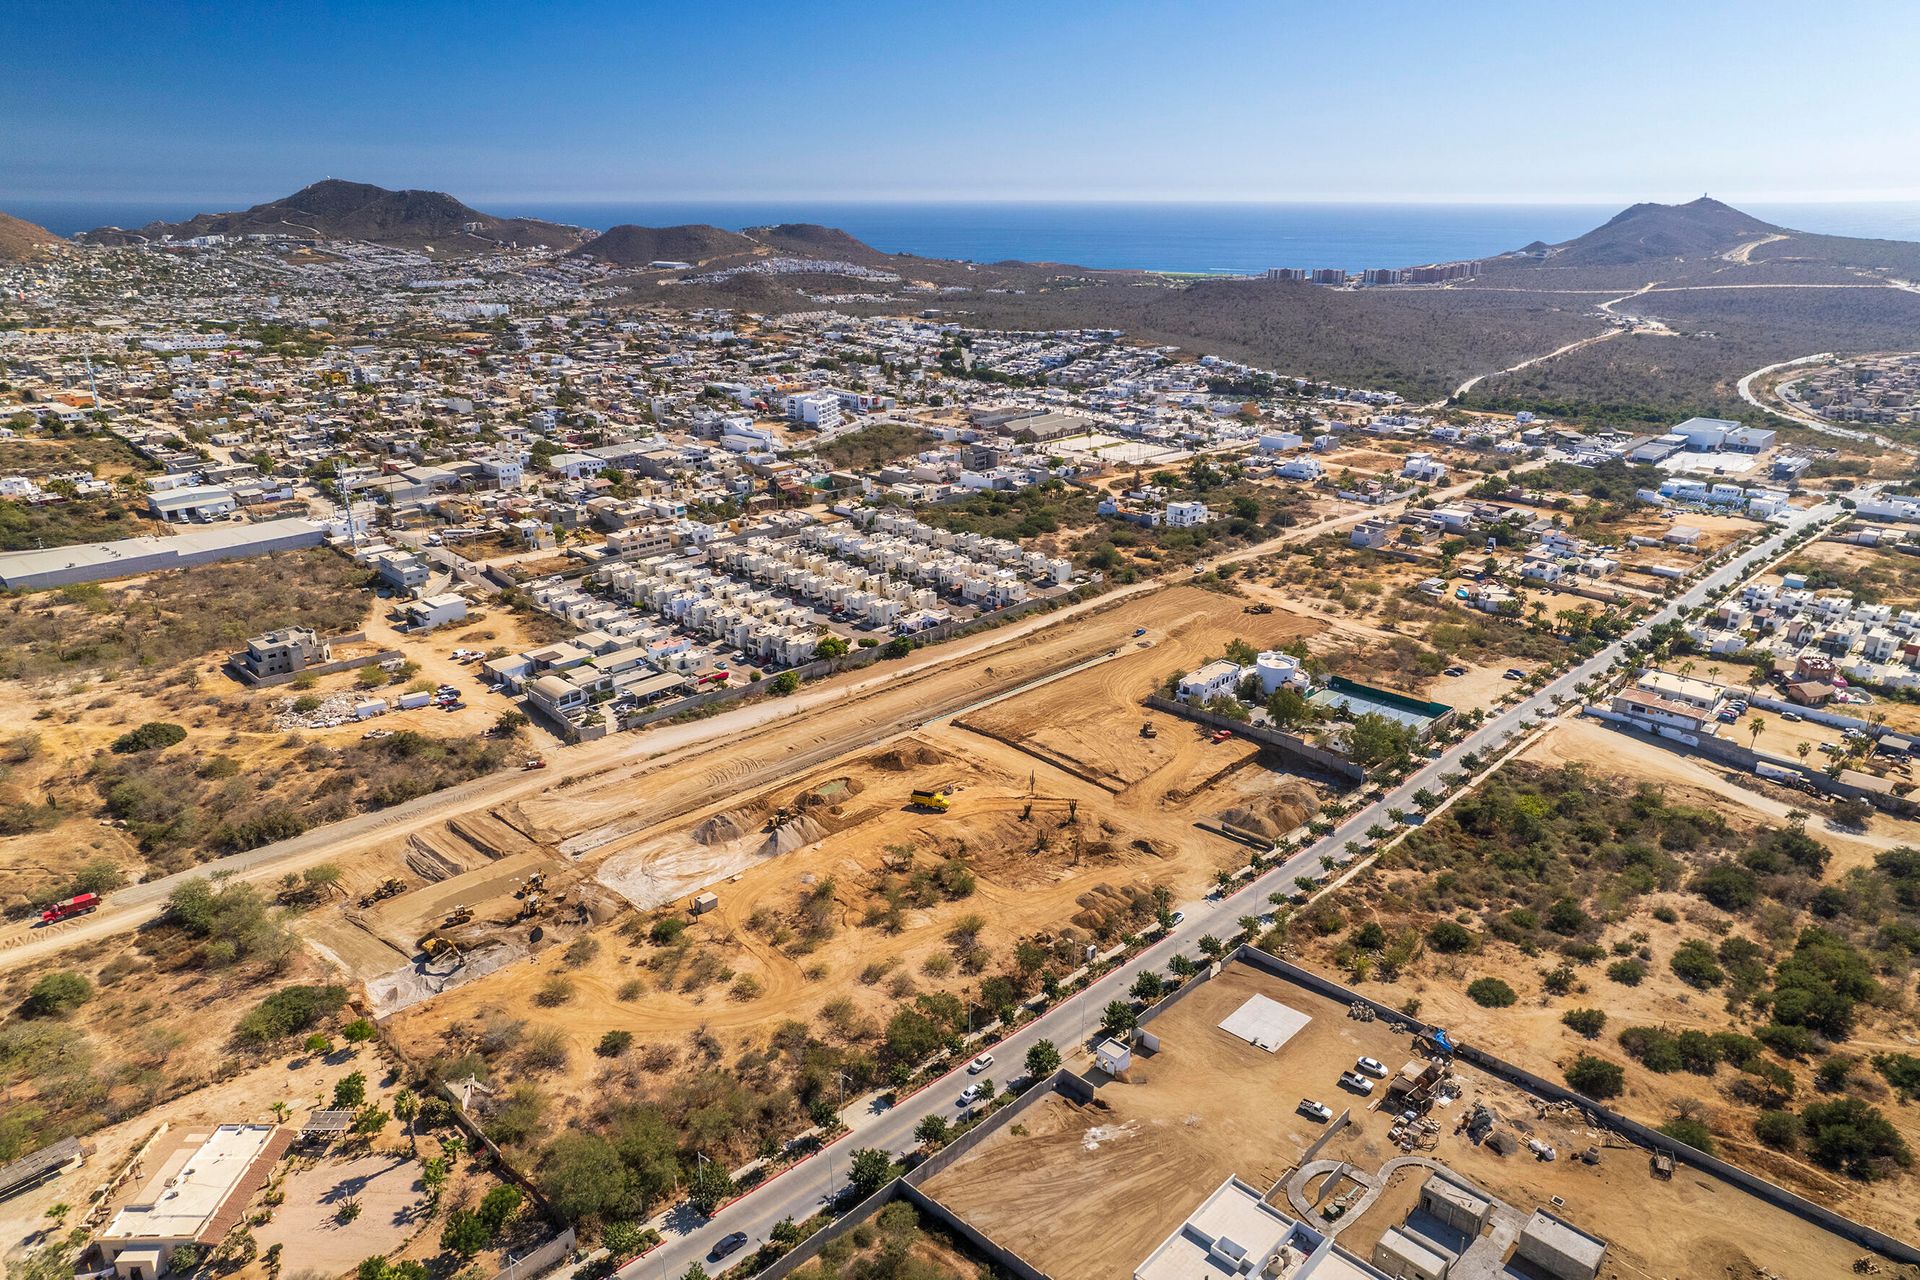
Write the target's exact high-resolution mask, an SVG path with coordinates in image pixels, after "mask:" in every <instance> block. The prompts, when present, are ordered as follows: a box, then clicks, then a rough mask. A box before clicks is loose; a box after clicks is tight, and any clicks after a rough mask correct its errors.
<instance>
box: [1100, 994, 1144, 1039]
mask: <svg viewBox="0 0 1920 1280" xmlns="http://www.w3.org/2000/svg"><path fill="white" fill-rule="evenodd" d="M1139 1025H1140V1016H1139V1015H1138V1014H1136V1013H1135V1012H1134V1011H1133V1006H1132V1005H1131V1004H1128V1003H1127V1002H1126V1001H1125V1000H1114V1001H1111V1002H1109V1003H1108V1005H1107V1007H1106V1008H1105V1009H1104V1010H1102V1011H1101V1014H1100V1029H1101V1030H1102V1031H1104V1032H1106V1033H1107V1034H1108V1035H1110V1036H1114V1037H1116V1038H1117V1037H1119V1036H1128V1035H1132V1034H1133V1030H1134V1028H1135V1027H1137V1026H1139Z"/></svg>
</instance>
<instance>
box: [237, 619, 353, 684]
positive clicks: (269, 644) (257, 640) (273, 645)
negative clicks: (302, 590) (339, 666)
mask: <svg viewBox="0 0 1920 1280" xmlns="http://www.w3.org/2000/svg"><path fill="white" fill-rule="evenodd" d="M234 656H235V657H237V658H238V659H239V660H240V665H241V666H243V667H245V668H246V669H247V673H248V674H249V675H251V676H253V677H254V679H256V680H260V679H265V678H266V677H268V676H283V675H292V674H293V673H295V672H298V671H304V670H306V669H307V668H308V667H313V666H318V665H319V664H320V663H323V662H326V661H328V660H329V659H331V658H332V656H333V654H332V651H331V650H330V649H329V648H328V647H327V642H326V641H324V640H322V639H321V638H320V633H319V632H317V631H315V630H314V629H313V628H312V627H282V628H281V629H280V630H278V631H269V632H267V633H266V634H265V635H258V636H255V637H253V639H251V640H249V641H247V648H246V652H244V653H239V654H235V655H234Z"/></svg>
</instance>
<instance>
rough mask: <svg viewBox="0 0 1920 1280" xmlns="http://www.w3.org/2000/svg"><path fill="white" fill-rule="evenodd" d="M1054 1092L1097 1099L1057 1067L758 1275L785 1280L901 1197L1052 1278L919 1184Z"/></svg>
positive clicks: (991, 1252) (1020, 1269)
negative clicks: (1050, 1073) (978, 1229)
mask: <svg viewBox="0 0 1920 1280" xmlns="http://www.w3.org/2000/svg"><path fill="white" fill-rule="evenodd" d="M1055 1092H1058V1093H1061V1094H1063V1095H1064V1096H1066V1097H1068V1098H1070V1099H1072V1100H1073V1101H1075V1102H1080V1103H1086V1102H1091V1101H1092V1100H1093V1088H1092V1086H1090V1085H1089V1084H1088V1083H1087V1082H1086V1081H1084V1080H1082V1079H1080V1077H1078V1076H1076V1075H1074V1074H1073V1073H1072V1072H1070V1071H1067V1070H1066V1069H1065V1068H1061V1069H1060V1070H1058V1071H1055V1072H1054V1073H1053V1074H1052V1075H1051V1076H1049V1077H1048V1078H1047V1079H1046V1080H1044V1081H1039V1082H1036V1083H1035V1084H1034V1085H1032V1086H1031V1087H1030V1088H1028V1090H1027V1091H1026V1092H1025V1093H1023V1094H1021V1095H1020V1096H1019V1097H1018V1098H1017V1099H1015V1100H1014V1101H1012V1102H1010V1103H1008V1104H1007V1105H1006V1106H1004V1107H1002V1108H1000V1110H998V1111H996V1112H994V1113H993V1115H991V1116H989V1117H988V1118H987V1119H986V1120H984V1121H982V1122H981V1123H979V1124H977V1125H975V1126H974V1127H973V1128H971V1129H969V1130H967V1132H965V1133H963V1134H961V1135H960V1136H959V1137H958V1138H955V1139H954V1140H953V1141H952V1142H950V1143H948V1144H947V1145H946V1146H944V1147H942V1148H941V1149H940V1150H938V1151H936V1152H934V1153H933V1154H932V1155H931V1156H929V1157H927V1158H926V1159H925V1160H923V1161H921V1162H920V1163H919V1164H917V1165H915V1166H914V1167H913V1168H912V1169H911V1170H910V1171H908V1172H907V1174H906V1175H905V1176H903V1177H899V1178H895V1179H894V1180H893V1181H891V1182H889V1183H887V1185H886V1186H884V1187H881V1188H880V1189H879V1190H878V1191H876V1192H874V1193H873V1194H872V1195H870V1196H868V1197H867V1198H866V1199H865V1200H862V1201H861V1202H860V1203H859V1204H857V1205H855V1206H854V1207H853V1208H852V1209H850V1210H848V1211H847V1212H846V1213H845V1214H844V1215H842V1216H841V1218H840V1219H839V1220H838V1221H836V1222H834V1223H833V1224H832V1225H830V1226H826V1227H823V1228H821V1229H820V1230H819V1231H816V1232H814V1233H813V1234H812V1235H810V1236H808V1237H807V1238H806V1240H805V1241H803V1242H802V1243H801V1244H800V1245H799V1246H798V1247H797V1248H795V1249H794V1250H793V1252H791V1253H788V1254H786V1255H784V1256H783V1257H781V1258H780V1260H779V1261H777V1262H775V1263H773V1264H772V1265H771V1266H769V1267H768V1268H767V1269H766V1270H764V1271H762V1272H760V1273H759V1275H758V1276H757V1277H756V1278H755V1280H783V1278H784V1277H786V1276H789V1275H791V1274H793V1272H795V1271H797V1270H799V1269H800V1268H801V1267H803V1266H805V1265H806V1264H807V1263H809V1262H811V1261H813V1259H815V1258H817V1257H819V1256H820V1251H821V1250H822V1249H824V1248H826V1247H827V1246H828V1245H829V1244H831V1243H833V1242H834V1241H835V1240H838V1239H839V1238H840V1237H842V1236H844V1235H846V1234H847V1233H848V1232H850V1231H852V1230H853V1229H854V1228H855V1227H857V1226H859V1225H860V1224H861V1223H863V1222H865V1221H867V1220H868V1219H869V1218H871V1217H873V1216H874V1215H875V1214H877V1213H879V1212H880V1210H882V1209H884V1208H886V1206H887V1205H888V1204H890V1203H892V1202H893V1201H894V1200H896V1199H904V1200H906V1201H907V1202H908V1203H909V1204H911V1205H913V1207H914V1208H915V1209H917V1210H918V1211H919V1212H920V1213H922V1214H924V1215H925V1216H927V1217H929V1218H931V1219H933V1220H934V1221H935V1222H936V1223H938V1224H939V1225H940V1226H941V1227H942V1228H944V1229H945V1230H948V1231H951V1232H952V1233H953V1234H954V1235H956V1236H958V1237H960V1238H961V1239H962V1240H964V1241H966V1242H967V1246H968V1247H969V1248H971V1249H973V1250H974V1251H975V1252H977V1253H978V1254H979V1255H980V1256H981V1257H983V1258H985V1259H987V1260H988V1261H989V1262H991V1263H993V1265H994V1266H996V1267H998V1268H1000V1269H1001V1270H1002V1271H1004V1272H1006V1273H1007V1274H1009V1275H1012V1276H1015V1277H1018V1280H1050V1277H1049V1276H1047V1274H1046V1273H1045V1272H1042V1271H1039V1270H1037V1269H1036V1268H1034V1267H1033V1266H1032V1265H1031V1264H1029V1263H1028V1262H1027V1261H1026V1260H1025V1259H1023V1258H1021V1257H1020V1256H1019V1255H1018V1254H1015V1253H1013V1252H1012V1251H1011V1250H1009V1249H1005V1248H1002V1247H1001V1246H1000V1245H998V1244H996V1243H995V1242H994V1241H992V1240H989V1239H988V1238H987V1237H986V1236H984V1235H981V1234H980V1232H979V1231H977V1230H975V1229H974V1227H973V1225H972V1224H971V1223H968V1222H967V1221H966V1220H965V1219H963V1218H961V1217H960V1216H959V1215H958V1214H956V1213H954V1212H953V1211H952V1210H951V1209H949V1208H947V1207H946V1206H945V1205H944V1204H941V1203H940V1202H939V1201H938V1200H936V1199H934V1198H933V1197H932V1196H930V1195H928V1194H927V1193H926V1192H924V1191H922V1190H921V1189H920V1188H919V1186H918V1185H917V1184H919V1183H921V1182H924V1181H926V1180H927V1179H929V1178H931V1177H933V1176H934V1175H935V1174H938V1173H940V1172H941V1171H942V1170H944V1169H947V1168H949V1167H950V1166H951V1165H952V1164H953V1163H954V1162H955V1161H957V1160H959V1159H960V1158H961V1157H962V1156H964V1155H966V1154H967V1153H968V1152H969V1151H971V1150H973V1149H974V1148H975V1147H976V1146H978V1145H980V1143H981V1142H983V1141H984V1140H985V1139H986V1138H987V1136H988V1135H989V1134H991V1133H993V1132H994V1131H995V1130H997V1129H999V1128H1000V1127H1001V1126H1002V1125H1006V1124H1011V1123H1013V1120H1014V1118H1015V1117H1017V1116H1018V1115H1020V1113H1021V1112H1023V1111H1025V1110H1026V1109H1027V1108H1028V1107H1031V1106H1033V1105H1035V1104H1036V1103H1038V1102H1040V1100H1041V1099H1043V1098H1045V1097H1047V1096H1048V1095H1049V1094H1052V1093H1055ZM903 1105H904V1104H903Z"/></svg>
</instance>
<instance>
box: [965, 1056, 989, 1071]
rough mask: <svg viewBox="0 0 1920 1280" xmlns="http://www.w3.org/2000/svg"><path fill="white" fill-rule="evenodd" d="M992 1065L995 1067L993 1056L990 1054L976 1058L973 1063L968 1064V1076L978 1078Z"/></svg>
mask: <svg viewBox="0 0 1920 1280" xmlns="http://www.w3.org/2000/svg"><path fill="white" fill-rule="evenodd" d="M992 1065H993V1055H992V1054H990V1053H983V1054H981V1055H980V1056H979V1057H977V1058H975V1059H974V1060H973V1061H972V1062H969V1063H968V1064H967V1074H968V1075H970V1076H977V1075H979V1074H980V1073H981V1072H982V1071H985V1070H986V1069H987V1068H988V1067H990V1066H992Z"/></svg>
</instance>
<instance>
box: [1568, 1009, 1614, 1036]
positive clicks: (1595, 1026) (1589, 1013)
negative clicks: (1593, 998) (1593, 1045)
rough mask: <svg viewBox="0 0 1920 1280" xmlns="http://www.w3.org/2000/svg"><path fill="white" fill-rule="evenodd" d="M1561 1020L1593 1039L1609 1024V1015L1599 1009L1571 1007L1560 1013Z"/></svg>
mask: <svg viewBox="0 0 1920 1280" xmlns="http://www.w3.org/2000/svg"><path fill="white" fill-rule="evenodd" d="M1560 1021H1561V1022H1563V1023H1565V1024H1566V1025H1567V1027H1569V1028H1570V1029H1572V1030H1574V1031H1577V1032H1579V1033H1580V1034H1581V1035H1583V1036H1585V1037H1586V1038H1587V1039H1589V1040H1591V1039H1593V1038H1594V1037H1596V1036H1598V1035H1599V1034H1600V1029H1601V1028H1602V1027H1604V1026H1606V1025H1607V1015H1606V1014H1605V1013H1604V1012H1603V1011H1601V1010H1599V1009H1569V1010H1567V1011H1566V1012H1565V1013H1563V1014H1561V1015H1560Z"/></svg>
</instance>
